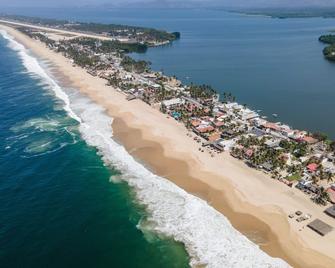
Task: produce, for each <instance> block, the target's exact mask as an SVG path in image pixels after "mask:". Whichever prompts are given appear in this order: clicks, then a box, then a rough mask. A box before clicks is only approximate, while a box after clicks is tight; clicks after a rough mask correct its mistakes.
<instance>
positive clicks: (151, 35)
mask: <svg viewBox="0 0 335 268" xmlns="http://www.w3.org/2000/svg"><path fill="white" fill-rule="evenodd" d="M0 18H2V19H5V20H15V21H20V22H24V23H29V24H35V25H41V26H46V27H52V28H58V29H64V30H69V31H80V32H90V33H95V34H102V35H105V36H111V37H122V38H127V39H129V40H131V41H132V43H138V44H147V45H149V46H150V45H155V44H156V43H157V42H158V43H160V42H171V41H174V40H176V39H178V38H180V33H179V32H173V33H169V32H166V31H163V30H157V29H153V28H146V27H137V26H129V25H120V24H102V23H85V22H73V21H67V20H55V19H45V18H38V17H27V16H16V15H4V14H2V15H0ZM142 52H144V51H142Z"/></svg>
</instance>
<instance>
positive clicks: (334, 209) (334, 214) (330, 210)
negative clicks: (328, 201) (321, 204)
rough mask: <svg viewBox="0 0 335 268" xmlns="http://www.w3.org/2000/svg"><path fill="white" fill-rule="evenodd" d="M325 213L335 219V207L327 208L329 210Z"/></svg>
mask: <svg viewBox="0 0 335 268" xmlns="http://www.w3.org/2000/svg"><path fill="white" fill-rule="evenodd" d="M325 213H326V214H327V215H329V216H330V217H333V218H335V205H333V206H331V207H329V208H327V209H326V210H325Z"/></svg>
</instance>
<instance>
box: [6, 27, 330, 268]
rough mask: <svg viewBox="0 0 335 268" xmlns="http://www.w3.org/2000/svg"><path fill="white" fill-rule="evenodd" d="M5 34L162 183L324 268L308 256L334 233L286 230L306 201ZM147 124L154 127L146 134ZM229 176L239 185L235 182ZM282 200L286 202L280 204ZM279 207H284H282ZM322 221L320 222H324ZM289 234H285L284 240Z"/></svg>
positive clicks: (279, 252) (41, 49)
mask: <svg viewBox="0 0 335 268" xmlns="http://www.w3.org/2000/svg"><path fill="white" fill-rule="evenodd" d="M7 30H8V32H10V34H11V35H13V36H14V37H15V38H16V39H17V40H19V41H20V43H23V44H24V45H25V46H26V47H28V48H30V49H31V50H32V51H33V52H34V54H36V55H38V56H39V57H41V58H43V59H47V60H49V61H51V62H52V63H53V64H54V65H55V67H56V68H57V70H58V71H59V72H60V73H61V74H62V75H64V76H65V77H67V78H68V79H69V80H70V81H71V84H72V85H73V86H74V87H75V88H78V89H80V90H81V92H83V93H84V94H86V95H87V96H88V97H90V98H91V99H92V100H93V101H95V102H97V103H98V104H100V105H101V106H103V107H104V108H106V109H107V111H108V113H109V114H110V115H111V116H113V117H114V118H115V120H114V123H113V129H114V133H115V136H116V138H117V139H118V140H119V141H120V142H121V143H122V144H123V145H124V146H125V147H126V149H127V150H128V151H130V152H131V154H132V155H134V156H135V157H136V158H137V159H139V160H142V161H143V162H144V163H145V164H146V165H147V166H149V167H150V168H151V169H152V170H153V171H154V172H155V173H157V174H158V175H162V176H164V177H166V178H169V179H170V180H171V181H173V182H174V183H176V184H177V185H178V186H180V187H182V188H183V189H185V190H187V191H188V192H190V193H192V194H194V195H197V196H199V197H201V198H202V199H205V200H206V201H207V202H208V203H209V204H211V205H212V206H213V207H214V208H216V209H217V210H218V211H220V212H224V215H226V216H228V218H229V220H230V221H231V222H232V223H233V225H234V226H235V227H236V228H237V229H238V230H240V231H241V232H242V233H244V234H246V233H248V231H249V230H250V231H252V230H258V229H260V230H262V231H263V230H264V231H263V232H264V234H263V236H264V237H266V238H267V239H268V240H270V243H269V244H270V246H267V245H264V246H262V247H261V248H262V249H264V250H265V251H266V252H267V253H269V254H270V255H271V256H276V257H282V258H284V259H285V260H287V261H288V262H289V263H291V264H292V265H294V266H295V267H299V264H300V267H331V264H332V262H333V261H334V260H332V259H330V257H325V256H322V255H321V254H319V253H316V252H313V251H314V250H315V251H321V250H324V251H325V252H326V253H327V255H328V256H331V253H332V252H331V247H330V248H329V246H331V243H332V242H334V234H330V235H329V236H328V237H327V238H322V237H318V236H317V235H316V234H314V233H312V232H311V231H310V230H303V231H301V232H299V231H298V229H299V227H297V226H296V224H295V223H292V224H291V225H289V224H288V221H287V213H288V212H289V211H290V210H291V209H292V207H295V208H296V209H298V208H299V209H300V208H301V209H302V210H304V211H307V210H308V209H309V207H313V206H314V204H310V203H308V200H307V199H306V198H305V196H303V195H302V194H301V195H300V194H299V193H298V192H294V193H293V192H292V191H291V190H289V189H288V188H286V186H284V185H282V184H279V183H276V182H274V181H272V180H269V179H268V177H266V176H265V175H264V174H261V173H260V172H257V171H254V170H252V169H250V168H247V167H246V166H244V165H243V163H241V162H238V161H237V160H235V159H233V158H231V157H230V156H229V155H226V154H224V155H222V156H219V157H217V158H215V159H211V158H210V157H209V156H208V155H204V154H202V153H200V152H198V150H197V145H196V144H195V143H194V142H193V140H191V139H190V138H189V137H187V136H186V133H187V131H186V130H185V128H184V127H183V126H182V125H181V124H179V123H177V122H176V121H174V120H173V119H171V118H170V119H167V118H166V117H165V116H164V115H163V114H161V113H159V112H158V111H156V110H153V109H152V108H151V107H149V106H147V105H146V104H144V103H141V102H140V101H137V100H136V101H133V102H127V101H126V100H125V97H124V96H123V95H122V94H121V93H119V92H117V91H115V90H113V89H112V88H111V87H106V86H105V85H104V81H103V80H101V79H99V78H93V77H91V76H89V75H88V74H86V73H85V72H84V71H83V70H81V69H80V68H78V67H72V66H71V64H70V62H69V61H68V60H67V59H65V58H64V57H62V56H61V55H60V54H56V53H53V52H51V51H49V50H48V49H47V48H45V46H44V45H43V44H42V43H38V42H36V41H33V40H30V39H29V38H27V37H25V36H23V35H22V34H20V33H18V32H16V31H13V30H9V29H7ZM125 122H126V124H125ZM152 124H156V125H157V127H155V128H151V127H150V126H152ZM126 133H130V134H129V135H125V134H126ZM222 158H223V159H222ZM163 161H164V164H162V162H163ZM222 161H223V162H222ZM171 168H173V171H172V172H171ZM222 173H224V174H223V176H222ZM185 176H186V177H185ZM236 178H239V179H241V180H240V181H236ZM236 189H239V191H237V190H236ZM264 190H266V191H268V192H267V193H265V192H264ZM257 193H258V196H257ZM260 193H262V194H260ZM263 193H264V194H263ZM292 193H293V194H292ZM276 194H278V195H280V196H279V197H277V198H274V200H271V196H272V195H276ZM284 197H287V198H288V199H292V200H290V202H286V201H287V200H285V199H283V198H284ZM304 198H305V199H306V200H305V199H304ZM282 201H283V202H284V203H286V204H281V203H282ZM287 203H289V204H287ZM281 206H283V207H281ZM279 207H281V208H279ZM230 209H231V211H232V212H231V213H229V210H230ZM312 209H313V212H312V214H313V216H314V217H316V216H318V217H319V218H322V217H321V216H319V215H317V214H320V215H322V211H321V210H320V209H318V208H316V207H313V208H312ZM250 211H252V213H253V214H254V215H253V216H252V217H254V220H255V221H254V224H253V225H255V226H252V228H250V226H248V225H249V224H248V223H249V221H250V219H251V218H248V217H249V216H248V215H250ZM239 213H240V215H239ZM250 217H251V215H250ZM323 217H324V218H325V221H327V218H326V216H324V215H323ZM328 221H329V220H328ZM262 224H263V226H262ZM270 226H271V228H270ZM306 229H307V228H306ZM243 230H244V231H243ZM300 234H304V235H305V237H303V235H300ZM288 236H291V237H290V239H289V240H288ZM306 236H307V237H306ZM279 237H281V238H283V239H284V241H281V239H279ZM322 239H323V240H322ZM271 244H272V246H271ZM322 244H323V245H322ZM327 246H328V247H327ZM315 247H316V248H315ZM301 248H305V249H304V250H301ZM309 248H310V249H309ZM318 265H319V266H318Z"/></svg>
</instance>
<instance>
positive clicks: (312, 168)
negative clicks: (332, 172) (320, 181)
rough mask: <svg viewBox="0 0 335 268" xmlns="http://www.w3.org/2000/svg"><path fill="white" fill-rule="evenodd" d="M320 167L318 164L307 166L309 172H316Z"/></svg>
mask: <svg viewBox="0 0 335 268" xmlns="http://www.w3.org/2000/svg"><path fill="white" fill-rule="evenodd" d="M318 167H319V165H318V164H316V163H310V164H309V165H307V169H308V171H309V172H315V171H316V170H317V169H318Z"/></svg>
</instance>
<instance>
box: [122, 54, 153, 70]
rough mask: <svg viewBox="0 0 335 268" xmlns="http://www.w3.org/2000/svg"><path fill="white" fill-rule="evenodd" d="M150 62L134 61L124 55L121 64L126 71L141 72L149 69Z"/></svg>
mask: <svg viewBox="0 0 335 268" xmlns="http://www.w3.org/2000/svg"><path fill="white" fill-rule="evenodd" d="M150 64H151V63H150V62H147V61H143V60H140V61H136V60H134V59H132V58H131V57H129V56H124V57H123V59H122V61H121V66H122V67H123V68H124V69H125V70H126V71H127V72H136V73H143V72H145V71H148V70H149V66H150Z"/></svg>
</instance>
